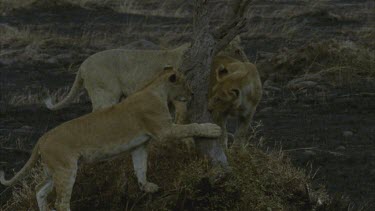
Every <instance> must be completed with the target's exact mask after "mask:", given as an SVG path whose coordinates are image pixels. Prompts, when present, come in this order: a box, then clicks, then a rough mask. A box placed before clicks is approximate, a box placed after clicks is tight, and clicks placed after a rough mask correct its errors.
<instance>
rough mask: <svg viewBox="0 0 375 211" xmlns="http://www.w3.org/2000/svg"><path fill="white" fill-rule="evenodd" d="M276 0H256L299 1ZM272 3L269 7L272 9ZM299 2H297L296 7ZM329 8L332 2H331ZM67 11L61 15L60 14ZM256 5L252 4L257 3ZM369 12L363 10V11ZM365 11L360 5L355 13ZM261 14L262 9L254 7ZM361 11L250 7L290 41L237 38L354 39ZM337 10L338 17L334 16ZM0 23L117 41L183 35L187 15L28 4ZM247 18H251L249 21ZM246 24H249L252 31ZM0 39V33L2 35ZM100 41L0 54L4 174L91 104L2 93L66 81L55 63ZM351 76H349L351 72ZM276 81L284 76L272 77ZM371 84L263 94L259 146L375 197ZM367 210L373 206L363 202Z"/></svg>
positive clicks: (255, 44) (259, 49) (263, 44)
mask: <svg viewBox="0 0 375 211" xmlns="http://www.w3.org/2000/svg"><path fill="white" fill-rule="evenodd" d="M281 2H282V3H279V4H276V3H275V4H274V2H273V1H272V2H268V3H267V2H266V3H262V4H261V5H258V6H257V7H256V8H261V9H262V11H263V13H262V14H270V13H268V12H270V11H272V10H275V8H279V7H285V8H287V7H292V6H296V5H297V6H298V5H299V4H298V2H297V3H296V1H281ZM365 3H366V2H355V1H345V2H341V1H340V2H338V1H329V4H328V7H327V8H328V12H333V13H335V14H340V15H341V16H342V17H344V16H345V14H346V13H345V12H346V11H348V10H351V11H353V13H351V14H354V13H359V14H360V13H361V11H362V9H363V8H364V5H365ZM271 4H272V6H271ZM302 6H303V5H302ZM333 7H334V8H335V9H332V8H333ZM68 11H69V12H68ZM259 11H260V9H259ZM365 11H367V10H365ZM362 12H363V11H362ZM259 13H260V12H259ZM363 13H364V16H359V18H352V19H350V20H349V19H344V18H342V19H337V18H336V19H335V18H334V17H332V15H331V13H327V10H322V11H320V12H319V13H311V14H310V13H308V14H305V15H296V16H293V17H292V18H285V19H274V18H272V17H267V15H265V16H261V15H260V14H259V15H258V14H255V16H254V18H252V19H251V23H253V24H257V23H259V21H260V19H261V20H262V21H264V22H265V23H266V24H265V26H269V27H278V26H280V24H283V23H286V24H287V25H288V26H292V25H294V24H301V23H302V26H301V27H300V28H298V31H297V33H296V34H295V35H294V37H292V38H290V37H289V38H288V37H284V36H282V34H280V35H279V36H269V34H268V33H266V32H265V33H260V34H259V35H257V36H248V37H244V38H243V43H244V45H245V51H246V53H247V54H248V56H249V57H250V59H251V61H255V60H256V59H258V58H260V57H262V56H264V55H265V54H266V53H275V52H277V51H278V50H279V49H280V48H284V47H288V48H294V47H298V46H300V45H301V44H303V43H307V42H310V41H314V40H319V39H331V38H335V39H337V40H350V41H354V42H358V43H361V42H364V41H363V40H359V38H358V36H356V34H355V33H354V32H353V31H355V30H359V29H360V28H362V27H366V26H369V24H371V22H370V23H369V22H368V19H367V17H368V16H366V14H365V12H363ZM335 17H336V16H335ZM0 23H6V24H8V25H10V26H15V27H28V28H29V29H30V30H31V31H38V32H47V31H48V32H53V33H56V34H59V35H65V36H66V35H69V36H72V37H74V36H80V35H82V34H84V33H86V32H90V33H98V34H109V35H111V34H112V35H113V36H114V37H116V38H119V39H116V42H115V43H112V46H122V45H125V44H127V43H128V42H130V41H133V40H137V39H139V38H142V39H148V40H151V41H155V42H157V41H158V37H160V36H167V34H168V32H169V31H171V30H172V29H173V32H176V33H181V32H182V31H183V30H184V29H185V28H188V27H189V26H186V25H187V24H188V23H190V20H189V19H188V18H186V19H175V18H162V17H145V16H140V15H132V16H130V15H126V14H117V13H114V12H112V11H110V10H105V9H104V10H84V9H80V8H69V10H68V9H61V8H52V9H51V8H50V9H46V8H36V9H30V10H18V11H15V12H13V13H9V14H7V15H6V16H0ZM129 23H131V24H133V25H134V26H133V27H134V31H137V30H139V31H142V32H144V31H147V32H150V33H149V35H147V36H146V35H144V36H143V37H136V36H133V35H126V34H119V33H118V31H117V29H118V27H126V26H127V25H128V24H129ZM251 23H250V24H251ZM250 30H251V29H250ZM180 36H181V38H178V39H177V38H176V39H175V40H173V39H172V40H170V41H171V43H173V44H175V42H179V41H181V40H185V39H186V37H188V34H183V35H180ZM0 39H1V38H0ZM103 49H105V47H98V46H93V45H88V46H87V49H86V50H88V51H89V53H87V51H86V53H85V54H84V53H82V52H84V50H85V49H80V48H79V49H77V48H74V46H66V47H62V46H59V47H56V48H53V49H48V48H46V49H44V50H43V51H44V52H43V53H47V54H49V55H51V56H54V55H57V54H59V53H61V52H70V53H77V55H78V56H77V57H75V59H74V60H71V61H65V62H62V63H59V64H47V63H43V62H34V61H27V62H25V63H22V64H5V63H1V60H0V74H1V78H0V88H1V97H0V117H1V118H0V137H1V139H0V168H4V169H5V170H6V172H7V175H12V174H13V173H12V172H13V171H18V170H19V169H20V168H21V167H22V166H23V165H24V163H25V162H26V160H27V159H28V157H29V152H30V150H31V149H32V147H33V145H34V144H35V142H36V141H37V139H38V137H40V136H41V135H42V134H43V133H44V132H45V131H47V130H49V129H51V128H53V127H55V126H56V125H58V124H60V123H62V122H64V121H67V120H70V119H73V118H75V117H78V116H81V115H82V114H85V113H88V112H90V110H91V107H90V106H91V105H90V103H89V102H87V100H82V101H83V102H82V103H79V104H73V105H71V106H69V107H68V108H65V109H62V110H60V111H49V110H47V109H46V108H44V106H43V105H19V106H10V105H8V104H7V102H8V101H9V99H8V98H9V97H11V96H12V95H13V94H15V93H17V94H18V93H20V92H21V91H24V90H28V91H30V92H31V93H37V92H38V91H40V90H41V89H42V88H48V89H50V90H56V89H57V88H59V87H62V86H67V85H70V84H72V82H73V80H74V74H72V72H67V71H61V68H62V67H68V66H70V65H71V64H79V63H80V62H81V61H83V60H84V58H85V57H87V56H88V55H89V54H90V52H91V53H93V52H96V51H99V50H103ZM356 80H357V79H356ZM277 85H278V86H279V87H280V86H283V85H284V84H282V82H279V84H277ZM373 90H375V82H374V80H366V79H365V77H363V78H361V79H358V81H353V82H352V83H350V84H344V85H342V86H337V87H330V89H329V90H328V91H327V92H326V95H325V96H323V97H322V96H321V95H318V94H317V93H314V92H313V91H312V92H309V91H308V92H305V93H292V92H291V91H289V90H287V89H285V88H281V89H280V90H279V91H275V92H269V93H268V94H267V95H265V96H264V97H263V100H262V102H261V104H260V106H259V109H258V113H257V114H256V115H255V121H261V122H262V125H263V126H262V127H261V128H260V130H261V131H260V133H261V134H260V135H262V136H264V137H265V138H266V139H265V140H266V142H265V144H264V146H263V147H264V148H271V149H276V150H278V149H280V147H282V149H283V150H285V153H287V154H288V155H290V157H291V158H292V160H293V162H294V163H295V164H296V165H297V166H299V167H303V168H304V167H306V168H307V169H310V168H311V169H312V171H313V172H315V171H316V170H318V171H317V174H316V176H315V179H316V180H315V182H316V183H321V184H323V185H326V186H327V188H328V190H329V191H330V192H331V193H333V194H343V195H345V196H348V197H349V199H350V200H351V201H353V203H354V204H355V205H356V206H357V207H359V206H363V205H364V204H366V203H375V201H374V199H375V140H374V139H375V138H374V137H375V94H374V93H372V92H373ZM10 193H11V189H5V188H4V187H3V186H1V187H0V196H1V200H0V204H3V203H5V202H6V200H7V199H8V198H9V196H10ZM367 209H368V210H373V209H375V206H374V205H373V206H371V205H369V206H368V207H367Z"/></svg>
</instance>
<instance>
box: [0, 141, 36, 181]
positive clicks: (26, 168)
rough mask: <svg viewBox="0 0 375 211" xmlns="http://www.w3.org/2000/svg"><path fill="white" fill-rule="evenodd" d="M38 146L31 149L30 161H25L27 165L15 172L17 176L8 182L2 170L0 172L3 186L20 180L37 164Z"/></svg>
mask: <svg viewBox="0 0 375 211" xmlns="http://www.w3.org/2000/svg"><path fill="white" fill-rule="evenodd" d="M38 151H39V144H38V143H37V144H36V145H35V147H34V149H33V152H32V153H31V157H30V159H29V160H28V161H27V163H26V164H25V165H24V166H23V168H22V169H21V170H20V171H19V172H17V174H16V175H15V176H14V177H13V178H12V179H10V180H6V179H5V174H4V171H3V170H0V182H1V184H3V185H6V186H11V185H14V183H16V182H17V181H18V180H20V179H22V178H23V177H24V176H25V174H26V173H28V172H29V171H30V170H31V168H32V167H34V165H35V163H36V162H37V160H38V158H39V153H38Z"/></svg>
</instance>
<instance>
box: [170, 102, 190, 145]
mask: <svg viewBox="0 0 375 211" xmlns="http://www.w3.org/2000/svg"><path fill="white" fill-rule="evenodd" d="M173 106H174V108H175V120H174V122H175V123H176V124H186V123H188V122H189V120H188V117H187V104H186V102H181V101H173ZM183 142H184V143H185V144H186V147H187V148H188V150H189V151H191V150H193V149H194V148H195V143H194V139H193V138H185V139H184V140H183Z"/></svg>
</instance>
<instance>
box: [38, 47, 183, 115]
mask: <svg viewBox="0 0 375 211" xmlns="http://www.w3.org/2000/svg"><path fill="white" fill-rule="evenodd" d="M189 47H190V44H184V45H181V46H180V47H178V48H175V49H172V50H125V49H111V50H106V51H101V52H99V53H96V54H94V55H92V56H90V57H88V58H87V59H86V60H85V61H84V62H83V63H82V65H81V66H80V67H79V70H78V72H77V76H76V78H75V81H74V83H73V86H72V88H71V90H70V92H69V94H68V95H67V96H66V97H65V98H64V99H63V100H62V101H61V102H58V103H57V104H55V105H53V104H52V101H51V99H47V100H46V101H45V102H46V105H47V107H48V108H49V109H51V110H57V109H60V108H63V107H65V106H66V105H68V104H69V103H70V102H71V101H72V100H73V99H74V98H75V97H77V95H78V93H79V92H80V91H81V89H82V88H83V86H84V88H85V89H86V90H87V92H88V94H89V97H90V99H91V103H92V108H93V110H94V111H95V110H97V109H99V108H106V107H109V106H111V105H114V104H116V103H118V102H119V101H120V99H121V98H122V97H126V96H129V95H131V94H133V93H134V92H136V91H138V90H139V89H140V88H142V87H144V86H145V84H147V83H149V82H150V81H151V80H152V79H153V78H155V76H157V75H159V74H160V71H161V70H162V69H163V67H164V65H165V64H169V65H171V66H174V67H179V66H180V63H181V61H182V56H183V54H184V53H185V51H186V50H187V49H188V48H189Z"/></svg>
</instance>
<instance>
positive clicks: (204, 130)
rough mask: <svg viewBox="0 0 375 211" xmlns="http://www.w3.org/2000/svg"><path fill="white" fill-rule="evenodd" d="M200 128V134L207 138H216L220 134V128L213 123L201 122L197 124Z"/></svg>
mask: <svg viewBox="0 0 375 211" xmlns="http://www.w3.org/2000/svg"><path fill="white" fill-rule="evenodd" d="M199 127H200V128H201V134H200V135H201V136H203V137H207V138H217V137H219V136H221V128H220V127H219V126H218V125H216V124H213V123H203V124H199Z"/></svg>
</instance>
